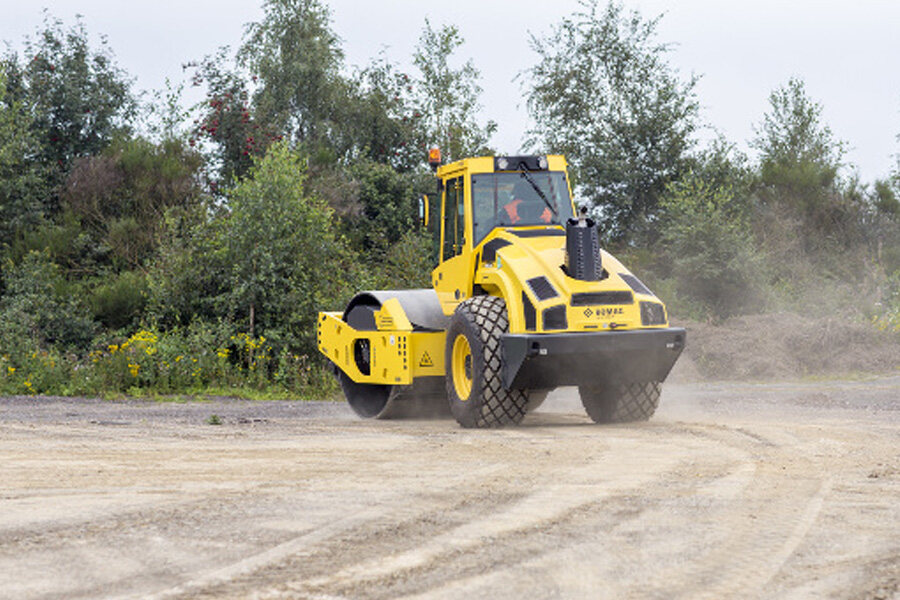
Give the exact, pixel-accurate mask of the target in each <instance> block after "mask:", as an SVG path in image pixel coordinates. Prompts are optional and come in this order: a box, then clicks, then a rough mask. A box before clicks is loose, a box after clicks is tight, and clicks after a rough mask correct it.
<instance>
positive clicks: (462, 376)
mask: <svg viewBox="0 0 900 600" xmlns="http://www.w3.org/2000/svg"><path fill="white" fill-rule="evenodd" d="M452 363H453V364H452V365H451V371H452V373H453V387H454V388H455V390H456V395H457V397H459V399H460V400H462V401H463V402H465V401H466V400H468V399H469V395H470V394H471V393H472V348H471V346H469V340H467V339H466V336H464V335H458V336H456V339H455V340H453V353H452Z"/></svg>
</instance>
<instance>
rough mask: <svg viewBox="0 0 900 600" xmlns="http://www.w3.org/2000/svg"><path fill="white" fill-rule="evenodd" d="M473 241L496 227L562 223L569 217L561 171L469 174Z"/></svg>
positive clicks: (567, 190)
mask: <svg viewBox="0 0 900 600" xmlns="http://www.w3.org/2000/svg"><path fill="white" fill-rule="evenodd" d="M472 208H473V210H474V215H473V216H474V219H473V223H472V225H473V229H474V239H473V243H474V245H476V246H477V245H478V244H480V243H481V240H483V239H484V238H485V236H487V234H488V233H490V232H491V230H493V229H494V228H495V227H524V226H548V225H562V226H564V225H565V223H566V220H567V219H569V218H571V217H572V199H571V197H570V196H569V185H568V182H567V181H566V174H565V172H564V171H549V170H545V171H538V172H529V171H525V170H522V171H514V172H510V171H504V172H499V173H498V172H495V173H475V174H473V175H472Z"/></svg>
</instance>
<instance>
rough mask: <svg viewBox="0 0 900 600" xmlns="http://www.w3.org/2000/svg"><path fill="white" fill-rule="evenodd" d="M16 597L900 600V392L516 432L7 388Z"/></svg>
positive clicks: (569, 413)
mask: <svg viewBox="0 0 900 600" xmlns="http://www.w3.org/2000/svg"><path fill="white" fill-rule="evenodd" d="M213 414H215V415H217V416H218V417H220V419H221V421H222V424H221V425H218V426H216V425H210V424H207V420H208V419H209V417H210V416H211V415H213ZM0 597H3V598H16V599H19V598H82V597H91V598H94V597H104V598H207V597H210V598H211V597H215V598H220V597H225V598H232V597H233V598H245V597H251V598H310V599H313V598H318V599H334V598H399V597H414V598H419V597H421V598H463V597H464V598H467V599H475V598H490V599H496V598H605V597H606V598H621V597H628V598H654V597H655V598H738V597H748V598H755V597H760V598H770V597H783V598H820V597H834V598H873V599H874V598H900V377H890V378H881V379H876V380H870V381H862V382H829V383H818V384H770V385H738V384H696V385H668V386H667V387H664V393H663V399H662V405H661V407H660V410H659V412H658V414H657V416H656V417H655V418H654V419H653V421H651V422H650V423H646V424H640V425H632V426H602V427H601V426H595V425H592V424H590V422H589V421H588V420H587V417H586V416H584V414H583V412H582V411H581V407H580V405H579V404H578V400H577V395H576V394H573V393H572V392H571V391H562V392H558V393H555V394H554V395H553V396H552V397H551V398H550V399H549V400H548V401H547V402H546V403H545V405H544V406H543V407H542V409H541V410H540V411H539V412H538V413H536V414H533V415H529V416H528V417H527V418H526V420H525V422H524V424H523V425H522V426H521V427H518V428H515V429H507V430H502V431H467V430H462V429H460V428H458V427H457V425H456V424H455V422H451V421H431V422H409V421H405V422H371V421H359V420H356V419H355V418H353V417H352V416H351V415H350V414H349V409H347V407H346V406H345V405H342V404H328V403H302V402H297V403H280V402H279V403H273V402H267V403H248V402H237V401H223V402H204V403H189V404H166V403H143V402H127V403H110V402H101V401H88V400H78V401H76V400H47V399H45V400H33V399H9V398H7V399H0Z"/></svg>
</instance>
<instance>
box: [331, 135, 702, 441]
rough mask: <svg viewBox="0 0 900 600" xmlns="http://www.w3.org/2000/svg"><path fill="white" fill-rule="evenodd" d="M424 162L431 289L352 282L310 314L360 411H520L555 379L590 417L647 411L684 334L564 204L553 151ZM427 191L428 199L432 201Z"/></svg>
mask: <svg viewBox="0 0 900 600" xmlns="http://www.w3.org/2000/svg"><path fill="white" fill-rule="evenodd" d="M430 162H431V163H432V167H433V168H434V169H435V172H436V175H437V180H438V194H436V195H435V196H433V197H432V200H429V198H428V197H427V196H426V197H423V198H422V199H421V200H420V215H421V216H422V221H423V222H424V224H425V225H426V226H428V225H429V213H432V212H433V213H437V212H438V211H439V212H440V219H439V220H438V219H434V220H433V222H432V223H431V224H430V226H429V229H430V230H431V231H432V232H433V234H434V240H435V244H434V246H435V250H436V254H437V256H436V259H437V260H436V263H437V267H436V268H435V269H434V271H433V272H432V277H431V283H432V286H433V289H423V290H400V291H370V292H361V293H359V294H357V295H356V296H355V297H354V298H353V299H352V300H351V301H350V303H349V305H348V306H347V308H346V309H345V310H344V311H343V312H323V313H320V314H319V317H318V322H317V323H318V346H319V350H320V351H321V352H322V354H324V355H325V356H327V357H328V359H329V360H330V361H331V362H333V363H334V366H335V371H336V373H337V376H338V378H339V379H340V383H341V388H342V389H343V391H344V394H345V396H346V397H347V401H348V402H349V404H350V407H351V408H352V409H353V410H354V411H355V412H356V413H357V414H358V415H359V416H361V417H365V418H373V417H374V418H389V417H395V416H403V415H423V414H428V413H430V414H434V413H435V412H437V413H440V412H444V413H446V412H447V409H448V408H449V412H450V413H452V415H453V416H454V417H455V418H456V420H457V421H458V422H459V423H460V424H461V425H462V426H463V427H497V426H503V425H511V424H516V423H518V422H519V421H521V420H522V417H524V416H525V414H526V413H527V412H528V411H530V410H533V409H534V408H535V407H537V406H538V405H539V404H540V403H541V402H542V401H543V399H544V398H545V397H546V396H547V393H548V392H549V391H550V390H552V389H554V388H556V387H558V386H578V392H579V394H580V396H581V400H582V403H583V404H584V407H585V409H586V410H587V413H588V415H589V416H590V417H591V419H593V420H594V421H595V422H597V423H619V422H627V421H643V420H647V419H649V418H650V417H651V416H652V415H653V413H654V411H655V410H656V407H657V406H658V404H659V395H660V384H661V383H662V381H663V380H665V378H666V376H667V375H668V374H669V371H670V370H671V369H672V366H673V365H674V364H675V361H676V359H677V358H678V356H679V354H680V353H681V351H682V349H683V348H684V343H685V331H684V329H682V328H678V327H669V322H668V317H667V314H666V308H665V306H664V305H663V303H662V302H661V301H660V300H659V298H657V297H656V296H655V295H654V294H653V292H651V291H650V290H649V289H647V287H646V286H645V285H644V284H642V283H641V281H640V280H639V279H638V278H637V277H635V276H634V275H633V274H632V273H631V272H630V271H629V270H628V269H626V268H625V267H624V266H623V265H622V264H621V263H620V262H619V261H618V260H616V258H615V257H613V256H612V255H611V254H609V253H607V252H606V251H604V250H601V249H600V247H599V241H598V234H597V227H596V225H595V223H594V222H593V221H592V220H591V219H589V218H586V216H584V215H583V214H582V215H576V213H575V207H574V204H573V202H572V196H571V189H570V185H569V180H568V176H567V171H566V161H565V159H564V158H563V157H562V156H498V157H482V158H469V159H465V160H459V161H456V162H453V163H450V164H447V165H440V155H439V152H436V151H434V150H433V151H432V153H431V155H430ZM432 205H433V206H432Z"/></svg>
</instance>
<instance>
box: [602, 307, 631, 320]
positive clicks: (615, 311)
mask: <svg viewBox="0 0 900 600" xmlns="http://www.w3.org/2000/svg"><path fill="white" fill-rule="evenodd" d="M624 314H625V309H624V308H598V309H597V317H599V318H603V317H612V316H614V315H624Z"/></svg>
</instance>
